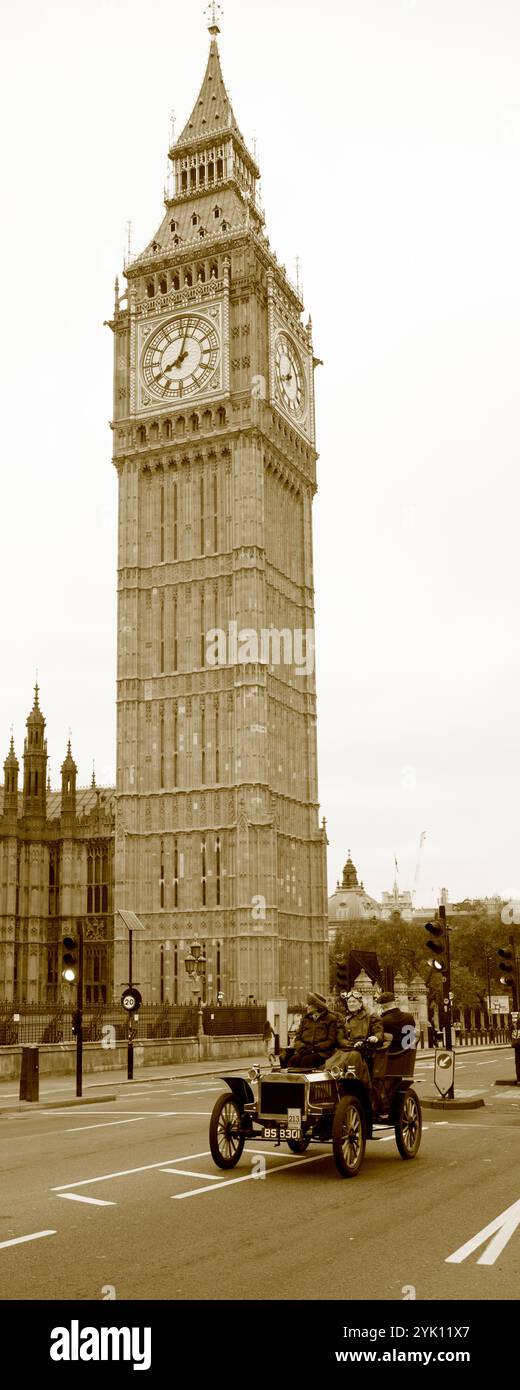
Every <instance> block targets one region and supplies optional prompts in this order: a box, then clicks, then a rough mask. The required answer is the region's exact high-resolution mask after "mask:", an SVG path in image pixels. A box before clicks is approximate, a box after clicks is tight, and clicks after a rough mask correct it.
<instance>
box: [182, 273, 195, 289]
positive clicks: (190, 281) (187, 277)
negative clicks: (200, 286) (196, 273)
mask: <svg viewBox="0 0 520 1390" xmlns="http://www.w3.org/2000/svg"><path fill="white" fill-rule="evenodd" d="M184 284H185V285H187V286H188V288H190V286H191V285H192V284H193V275H192V273H191V270H185V272H184Z"/></svg>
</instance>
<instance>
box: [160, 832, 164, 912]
mask: <svg viewBox="0 0 520 1390" xmlns="http://www.w3.org/2000/svg"><path fill="white" fill-rule="evenodd" d="M159 888H160V899H161V907H164V841H163V840H161V863H160V868H159Z"/></svg>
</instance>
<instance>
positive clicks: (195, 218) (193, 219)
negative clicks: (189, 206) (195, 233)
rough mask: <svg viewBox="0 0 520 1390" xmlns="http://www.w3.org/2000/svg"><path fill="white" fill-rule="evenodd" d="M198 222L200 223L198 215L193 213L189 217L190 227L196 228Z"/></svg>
mask: <svg viewBox="0 0 520 1390" xmlns="http://www.w3.org/2000/svg"><path fill="white" fill-rule="evenodd" d="M199 222H200V217H199V216H198V214H197V213H196V212H193V213H192V215H191V225H192V227H198V225H199Z"/></svg>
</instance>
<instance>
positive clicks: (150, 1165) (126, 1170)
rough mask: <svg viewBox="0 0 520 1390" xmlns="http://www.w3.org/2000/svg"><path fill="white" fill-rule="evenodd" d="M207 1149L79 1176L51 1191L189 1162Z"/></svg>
mask: <svg viewBox="0 0 520 1390" xmlns="http://www.w3.org/2000/svg"><path fill="white" fill-rule="evenodd" d="M209 1152H210V1151H209V1149H203V1150H202V1152H201V1153H197V1154H184V1155H182V1156H181V1157H180V1158H177V1159H176V1158H163V1160H162V1162H161V1163H142V1164H141V1165H140V1167H139V1168H120V1169H119V1170H118V1172H117V1173H100V1174H99V1176H98V1177H96V1178H80V1179H79V1180H77V1181H76V1182H62V1183H58V1186H57V1187H51V1192H66V1191H69V1192H72V1190H73V1189H75V1188H76V1187H89V1186H90V1184H91V1183H94V1182H108V1180H109V1179H110V1178H128V1177H131V1176H132V1174H133V1173H147V1172H150V1171H151V1169H153V1168H164V1165H165V1163H190V1162H191V1160H192V1159H194V1158H207V1157H208V1154H209Z"/></svg>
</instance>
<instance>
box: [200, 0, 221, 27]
mask: <svg viewBox="0 0 520 1390" xmlns="http://www.w3.org/2000/svg"><path fill="white" fill-rule="evenodd" d="M204 14H205V15H206V16H207V18H208V20H209V24H208V29H209V32H210V34H212V35H213V34H215V35H216V34H220V26H219V19H221V18H222V15H223V14H224V11H223V9H222V6H221V5H218V4H215V0H211V5H206V9H205V10H204Z"/></svg>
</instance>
